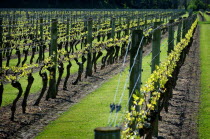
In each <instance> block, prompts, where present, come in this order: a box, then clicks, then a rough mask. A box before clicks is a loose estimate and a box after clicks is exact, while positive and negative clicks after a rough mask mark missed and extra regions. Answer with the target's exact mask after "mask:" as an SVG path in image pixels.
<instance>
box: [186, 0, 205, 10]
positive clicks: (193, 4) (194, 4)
mask: <svg viewBox="0 0 210 139" xmlns="http://www.w3.org/2000/svg"><path fill="white" fill-rule="evenodd" d="M187 9H188V10H189V9H193V10H194V11H198V10H199V9H206V5H205V4H204V3H203V1H201V0H192V1H190V3H189V5H188V7H187Z"/></svg>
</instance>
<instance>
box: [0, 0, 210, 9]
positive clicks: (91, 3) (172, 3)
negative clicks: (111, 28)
mask: <svg viewBox="0 0 210 139" xmlns="http://www.w3.org/2000/svg"><path fill="white" fill-rule="evenodd" d="M195 1H196V2H197V1H198V2H201V0H1V2H0V8H101V9H109V8H110V9H113V8H114V9H116V8H120V9H121V8H134V9H135V8H141V9H177V8H185V9H187V6H188V5H190V3H192V2H193V4H194V5H195V4H197V5H198V2H197V3H196V2H195ZM209 1H210V0H203V2H204V3H206V4H205V5H204V6H207V5H208V3H209ZM199 8H201V7H199Z"/></svg>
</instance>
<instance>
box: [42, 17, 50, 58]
mask: <svg viewBox="0 0 210 139" xmlns="http://www.w3.org/2000/svg"><path fill="white" fill-rule="evenodd" d="M40 37H41V40H40V41H41V45H40V46H39V62H41V61H42V60H43V58H42V55H43V18H40ZM50 49H51V48H50Z"/></svg>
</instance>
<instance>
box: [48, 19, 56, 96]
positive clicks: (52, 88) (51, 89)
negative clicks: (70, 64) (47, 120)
mask: <svg viewBox="0 0 210 139" xmlns="http://www.w3.org/2000/svg"><path fill="white" fill-rule="evenodd" d="M57 23H58V21H57V19H52V27H51V45H50V47H51V48H50V56H52V61H53V62H54V65H53V66H52V67H51V70H50V82H49V90H48V93H47V99H48V98H56V95H57V92H56V69H57V34H58V31H57V30H58V29H57Z"/></svg>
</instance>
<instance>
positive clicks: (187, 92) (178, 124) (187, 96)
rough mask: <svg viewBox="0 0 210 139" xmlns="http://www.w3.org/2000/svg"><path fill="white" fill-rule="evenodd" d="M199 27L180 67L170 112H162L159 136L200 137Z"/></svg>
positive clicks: (166, 138)
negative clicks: (198, 128) (198, 117)
mask: <svg viewBox="0 0 210 139" xmlns="http://www.w3.org/2000/svg"><path fill="white" fill-rule="evenodd" d="M199 33H200V31H199V27H197V29H196V32H195V34H194V37H193V44H192V46H191V48H190V51H189V53H188V55H187V57H186V59H185V62H184V65H183V66H182V67H181V69H180V73H179V75H178V80H177V85H176V87H175V89H174V90H173V98H172V99H171V100H170V105H169V112H168V113H165V112H164V111H163V112H162V113H161V116H162V121H160V122H159V136H162V137H163V138H165V139H198V130H197V127H198V123H197V116H198V110H199V98H200V61H199V59H200V58H199Z"/></svg>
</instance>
